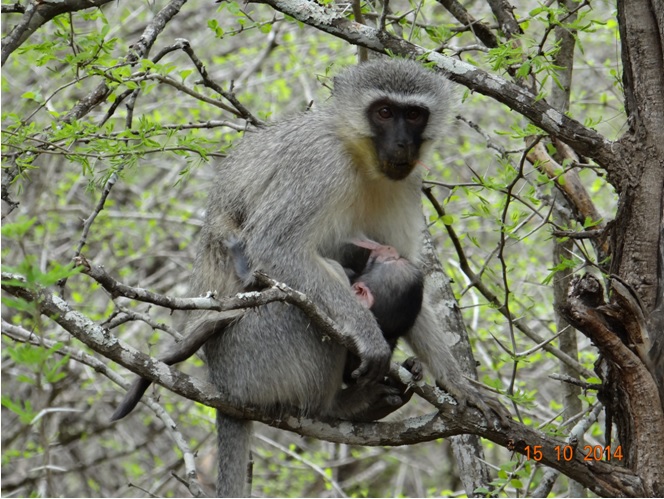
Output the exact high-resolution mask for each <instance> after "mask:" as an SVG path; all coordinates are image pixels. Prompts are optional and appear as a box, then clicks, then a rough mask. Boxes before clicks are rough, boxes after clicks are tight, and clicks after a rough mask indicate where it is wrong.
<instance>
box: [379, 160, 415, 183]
mask: <svg viewBox="0 0 664 499" xmlns="http://www.w3.org/2000/svg"><path fill="white" fill-rule="evenodd" d="M413 168H415V162H414V161H412V162H411V161H403V162H399V163H392V162H384V163H383V165H382V170H383V173H384V174H385V176H387V178H389V179H391V180H403V179H405V178H406V177H407V176H408V175H410V173H411V172H412V171H413Z"/></svg>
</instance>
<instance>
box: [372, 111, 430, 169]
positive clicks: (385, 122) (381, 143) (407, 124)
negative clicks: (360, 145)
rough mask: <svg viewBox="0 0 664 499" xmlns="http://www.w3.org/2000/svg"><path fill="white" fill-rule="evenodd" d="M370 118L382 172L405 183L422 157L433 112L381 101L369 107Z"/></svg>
mask: <svg viewBox="0 0 664 499" xmlns="http://www.w3.org/2000/svg"><path fill="white" fill-rule="evenodd" d="M367 117H368V119H369V124H370V126H371V131H372V132H373V142H374V146H375V148H376V154H377V155H378V164H379V167H380V169H381V171H382V172H383V173H384V174H385V175H386V176H387V177H388V178H391V179H392V180H403V179H404V178H406V177H407V176H408V175H409V174H410V172H411V171H413V168H414V167H415V164H416V162H417V160H418V159H419V157H420V146H421V145H422V133H424V129H425V128H426V126H427V122H428V121H429V110H428V109H426V108H424V107H421V106H407V105H401V104H397V103H395V102H393V101H391V100H389V99H381V100H379V101H376V102H374V103H373V104H372V105H371V106H369V109H368V110H367Z"/></svg>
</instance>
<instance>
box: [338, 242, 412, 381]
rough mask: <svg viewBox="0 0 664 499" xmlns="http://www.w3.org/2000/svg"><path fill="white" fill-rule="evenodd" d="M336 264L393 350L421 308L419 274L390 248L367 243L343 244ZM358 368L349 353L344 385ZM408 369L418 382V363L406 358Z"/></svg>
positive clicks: (356, 361) (355, 358)
mask: <svg viewBox="0 0 664 499" xmlns="http://www.w3.org/2000/svg"><path fill="white" fill-rule="evenodd" d="M339 263H340V265H341V266H342V267H343V269H344V272H345V273H346V275H347V276H348V278H349V280H350V285H351V289H352V291H353V292H354V293H355V296H356V297H357V299H358V300H359V301H360V303H361V304H362V305H363V306H364V307H365V308H368V309H369V310H370V311H371V313H372V314H373V315H374V317H375V318H376V322H378V326H379V327H380V329H381V331H382V332H383V337H384V338H385V340H386V341H387V343H388V345H389V346H390V349H391V350H392V351H394V349H395V348H396V345H397V341H398V340H399V338H401V337H402V336H405V335H406V334H407V333H408V331H410V329H411V328H412V327H413V325H414V324H415V320H416V319H417V315H418V314H419V313H420V310H421V308H422V298H423V293H424V275H423V274H422V271H421V270H420V269H419V268H418V267H417V266H415V265H414V264H413V263H411V262H409V261H408V260H406V259H405V258H403V257H401V256H400V255H399V253H398V252H397V251H396V250H395V249H394V248H392V247H391V246H385V245H382V244H379V243H376V242H375V241H369V240H356V241H353V242H352V243H349V244H346V245H344V246H343V248H342V256H341V257H340V261H339ZM358 365H359V359H358V358H357V357H356V356H354V355H353V354H350V353H349V355H348V359H347V360H346V367H345V370H344V381H345V382H346V383H350V382H352V381H353V380H352V379H351V374H352V372H353V371H355V369H357V367H358ZM408 368H409V370H411V371H412V370H413V369H414V370H416V371H420V372H419V373H418V375H417V376H416V380H419V379H421V377H422V373H421V367H420V364H419V361H415V360H414V359H409V361H408ZM413 374H415V373H413Z"/></svg>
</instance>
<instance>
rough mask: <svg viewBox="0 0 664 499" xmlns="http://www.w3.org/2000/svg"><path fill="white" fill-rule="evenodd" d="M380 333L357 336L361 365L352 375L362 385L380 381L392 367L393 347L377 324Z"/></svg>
mask: <svg viewBox="0 0 664 499" xmlns="http://www.w3.org/2000/svg"><path fill="white" fill-rule="evenodd" d="M374 328H375V329H376V330H377V331H378V333H379V334H378V335H377V336H376V335H372V336H369V335H364V336H363V337H361V338H357V337H356V345H357V350H358V352H357V353H358V357H359V358H360V366H359V367H358V368H357V369H355V370H354V371H353V373H352V374H351V376H352V377H353V379H357V380H358V383H359V384H361V385H366V384H371V383H378V382H380V381H382V380H383V378H384V377H385V375H386V374H387V372H388V371H389V369H390V359H391V357H392V349H391V348H390V346H389V345H388V344H387V341H385V338H384V337H383V335H382V333H380V329H378V328H377V327H376V326H375V325H374Z"/></svg>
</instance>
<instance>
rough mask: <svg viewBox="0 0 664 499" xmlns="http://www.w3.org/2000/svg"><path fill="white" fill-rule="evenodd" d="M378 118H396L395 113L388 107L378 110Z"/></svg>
mask: <svg viewBox="0 0 664 499" xmlns="http://www.w3.org/2000/svg"><path fill="white" fill-rule="evenodd" d="M378 116H380V117H381V118H382V119H384V120H389V119H390V118H392V116H394V113H392V110H391V109H390V108H389V107H388V106H383V107H381V108H380V109H378Z"/></svg>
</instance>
